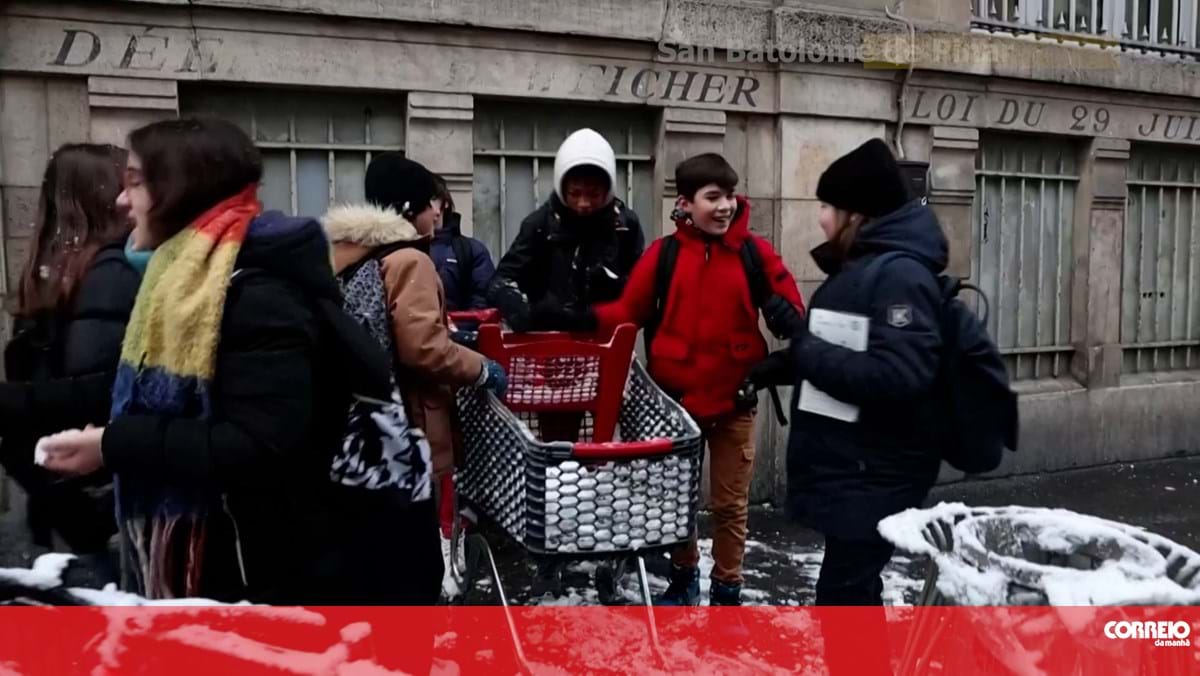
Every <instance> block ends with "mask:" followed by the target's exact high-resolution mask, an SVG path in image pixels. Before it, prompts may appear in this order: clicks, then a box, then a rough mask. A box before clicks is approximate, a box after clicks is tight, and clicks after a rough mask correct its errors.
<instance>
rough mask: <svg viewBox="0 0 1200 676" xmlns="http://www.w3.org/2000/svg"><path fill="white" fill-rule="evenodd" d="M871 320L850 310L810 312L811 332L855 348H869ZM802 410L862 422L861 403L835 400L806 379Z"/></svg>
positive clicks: (818, 336)
mask: <svg viewBox="0 0 1200 676" xmlns="http://www.w3.org/2000/svg"><path fill="white" fill-rule="evenodd" d="M870 326H871V319H870V318H869V317H864V316H863V315H856V314H850V313H848V312H834V311H832V310H822V309H820V308H817V309H814V310H811V311H810V312H809V315H808V331H809V333H811V334H812V335H813V336H815V337H817V338H820V339H821V340H824V341H826V342H828V343H833V344H834V345H839V346H841V347H844V348H847V349H850V350H854V351H855V352H866V351H867V334H868V329H869V328H870ZM799 409H800V410H801V411H805V412H806V413H815V414H817V415H823V416H825V417H828V418H833V419H835V420H841V421H843V422H851V423H852V422H858V413H859V409H858V406H855V405H854V404H847V403H846V402H844V401H840V400H838V399H834V398H833V397H831V396H829V395H828V394H826V393H824V392H822V391H821V390H820V389H818V388H817V386H816V385H813V384H812V383H810V382H808V381H807V380H805V381H804V382H803V383H801V384H800V402H799Z"/></svg>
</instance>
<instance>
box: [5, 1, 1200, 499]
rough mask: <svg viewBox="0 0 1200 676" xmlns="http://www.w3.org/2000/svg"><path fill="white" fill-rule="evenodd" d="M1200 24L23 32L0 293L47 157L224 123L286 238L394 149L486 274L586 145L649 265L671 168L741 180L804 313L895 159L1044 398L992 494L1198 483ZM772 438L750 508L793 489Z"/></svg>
mask: <svg viewBox="0 0 1200 676" xmlns="http://www.w3.org/2000/svg"><path fill="white" fill-rule="evenodd" d="M1196 4H1197V0H1158V2H1155V3H1148V2H1143V3H1141V5H1139V3H1138V2H1137V0H1123V4H1122V2H1119V1H1110V2H1097V1H1096V0H1092V1H1091V2H1087V1H1086V0H1069V1H1068V0H1033V1H1031V2H1027V3H1020V4H1018V3H1016V2H1014V0H907V2H901V3H899V5H898V6H897V5H895V4H893V5H890V6H889V9H888V10H886V11H885V10H884V9H883V7H882V4H881V3H876V2H872V1H869V0H842V1H840V2H839V1H838V0H825V1H824V2H823V3H821V4H819V5H818V4H816V3H806V2H794V1H792V0H740V1H731V2H717V1H714V0H555V1H547V2H538V1H535V0H496V1H493V2H471V1H469V0H439V2H430V3H413V2H400V1H398V0H394V1H387V0H384V1H379V0H124V1H111V2H46V1H40V2H39V1H36V0H14V1H11V2H9V3H7V4H5V5H4V6H3V8H0V198H2V199H0V223H2V224H3V240H2V241H3V246H4V255H3V256H0V265H3V266H4V270H3V271H0V272H2V273H3V274H0V280H3V281H4V282H5V283H7V284H9V285H10V286H8V287H6V288H5V290H7V289H11V284H12V283H13V280H14V278H15V275H16V274H17V273H18V271H19V269H20V267H21V265H22V262H23V260H24V257H25V255H26V251H27V246H28V241H29V237H30V228H29V224H30V223H31V222H32V220H33V210H34V203H35V200H36V195H37V191H38V186H39V184H40V180H41V172H42V170H43V167H44V165H45V162H46V160H47V158H48V156H49V153H50V152H52V151H53V149H54V148H56V147H57V146H58V145H60V144H62V143H66V142H72V141H87V140H91V141H96V142H112V143H121V142H122V140H123V138H124V136H125V134H126V133H127V132H128V131H129V130H130V129H131V128H133V127H135V126H137V125H139V124H142V123H144V122H147V121H150V120H154V119H159V118H162V117H168V116H175V115H179V114H187V113H192V112H208V113H217V114H220V115H224V116H226V117H229V118H231V119H234V120H236V121H238V122H239V123H240V124H242V125H243V126H244V127H245V128H246V130H247V131H248V132H250V133H251V134H252V135H253V136H254V138H255V140H256V141H257V142H258V143H259V144H260V145H261V146H262V148H263V151H264V157H265V163H266V177H265V180H264V184H263V187H262V192H261V194H262V197H263V200H264V202H266V203H267V205H268V206H269V207H273V208H281V209H284V210H285V211H291V212H294V213H306V214H319V213H321V212H323V211H324V209H325V208H326V207H327V206H328V205H329V204H330V203H331V202H333V201H337V200H353V199H356V198H358V197H361V183H362V176H363V172H364V169H365V165H366V162H367V161H369V158H370V156H371V154H372V153H375V152H380V151H383V150H391V149H402V150H403V151H404V152H405V153H406V154H407V155H408V156H409V157H412V158H414V159H417V160H419V161H421V162H424V163H425V164H427V165H428V166H429V167H430V168H431V169H433V170H434V171H436V172H438V173H440V174H442V175H444V176H446V177H447V179H448V182H449V184H450V187H451V190H452V191H453V193H454V195H455V198H456V202H457V204H458V208H459V211H461V212H462V213H463V222H464V229H465V230H467V231H469V232H473V233H474V234H475V236H477V237H479V238H480V239H482V240H483V241H484V242H485V243H487V244H488V246H489V247H490V248H491V250H492V252H493V255H495V256H498V255H499V254H500V253H501V252H502V251H503V250H504V248H505V247H506V246H507V243H508V242H509V241H510V240H511V238H512V237H513V236H514V235H515V232H516V227H517V225H518V224H519V222H520V220H521V218H522V217H523V216H524V215H525V214H526V213H527V212H528V211H530V210H532V209H533V208H534V206H535V205H536V204H537V203H539V202H540V201H542V200H544V199H546V197H547V196H548V195H549V192H550V190H551V187H550V186H551V181H552V178H551V177H552V165H553V155H554V150H555V148H556V147H557V145H558V143H559V142H560V141H561V140H562V139H563V138H564V137H565V136H566V134H568V133H569V132H570V131H571V130H573V129H575V128H578V127H580V126H592V127H594V128H596V129H597V130H599V131H601V132H602V133H604V134H605V135H606V137H607V138H608V139H609V140H610V142H611V143H612V144H613V146H614V148H615V149H616V151H617V154H618V164H619V167H620V168H619V174H620V176H619V181H618V182H619V183H620V185H619V186H618V192H619V194H620V195H621V196H622V197H623V198H624V199H625V200H626V202H628V203H629V204H631V205H632V206H633V207H634V208H635V209H636V210H637V211H638V212H639V213H640V214H641V215H642V220H643V222H644V224H645V227H646V229H647V235H649V236H658V235H661V234H662V233H663V232H664V229H665V228H669V227H671V226H670V224H669V220H668V219H667V214H668V213H669V211H670V208H671V204H672V202H673V198H674V186H673V185H672V169H673V167H674V164H675V163H676V162H677V161H679V160H680V159H682V158H684V157H686V156H689V155H692V154H695V153H698V152H703V151H711V150H715V151H719V152H723V153H724V154H725V155H726V156H727V157H729V158H730V160H731V162H732V163H733V164H734V166H735V168H736V169H737V170H738V172H739V174H740V175H741V176H742V184H741V190H742V191H744V192H745V193H746V194H747V195H748V196H749V197H750V198H751V200H752V202H753V205H754V212H753V213H754V218H753V223H752V227H753V228H754V230H755V231H757V232H759V233H760V234H763V235H765V236H767V237H769V238H770V239H771V240H772V241H773V242H774V243H775V246H776V247H777V248H778V249H779V250H780V251H781V252H782V253H783V255H784V257H785V259H786V261H787V263H788V264H789V266H790V267H791V269H792V270H793V271H794V272H795V274H796V277H797V279H799V280H801V281H802V286H803V289H804V291H805V292H806V294H808V293H811V291H812V290H813V289H814V288H815V287H816V285H817V284H819V282H820V279H821V273H820V272H819V271H818V270H817V268H816V266H815V265H814V264H813V263H812V261H811V259H810V258H809V257H808V251H809V249H811V248H812V247H813V246H814V245H815V244H817V243H818V242H819V240H820V237H821V235H820V230H819V229H818V228H817V227H816V223H815V214H816V206H817V202H816V200H815V196H814V193H815V188H816V182H817V177H818V176H819V174H820V172H821V171H822V170H823V169H824V167H825V166H826V165H827V164H828V163H829V162H830V161H831V160H833V159H834V158H836V157H837V156H839V155H840V154H842V153H844V152H846V151H847V150H849V149H851V148H852V147H854V146H855V145H857V144H859V143H861V142H862V141H864V140H865V139H867V138H869V137H872V136H882V137H884V138H887V139H889V140H892V139H898V149H899V150H900V151H901V152H902V154H903V156H904V157H905V158H906V159H910V160H919V161H924V162H928V163H929V171H928V185H929V201H930V203H931V204H932V205H933V207H934V208H935V209H936V210H937V212H938V213H939V215H940V216H941V218H942V221H943V224H944V225H945V227H946V230H947V232H948V234H949V236H950V239H951V241H952V250H953V261H952V267H953V270H954V271H955V272H957V273H958V274H961V275H963V276H969V277H971V278H972V279H973V280H975V281H976V282H977V283H979V284H980V286H982V287H983V288H984V290H985V291H987V293H988V296H989V298H990V308H989V309H990V312H989V324H990V326H991V329H992V331H993V334H994V335H995V336H996V338H997V340H998V342H999V343H1000V345H1001V347H1002V348H1003V349H1004V351H1005V353H1006V355H1007V356H1006V358H1007V359H1008V361H1009V363H1010V366H1011V368H1012V372H1013V375H1014V378H1015V381H1016V386H1017V388H1018V389H1019V390H1020V392H1021V394H1022V398H1021V410H1022V418H1023V420H1022V423H1023V424H1022V449H1021V451H1020V452H1019V453H1017V454H1015V455H1011V456H1009V457H1007V458H1006V460H1005V464H1004V466H1003V467H1002V468H1001V470H1000V471H999V472H998V474H1006V473H1025V472H1037V471H1045V470H1052V469H1061V468H1067V467H1074V466H1084V465H1091V464H1100V463H1107V462H1114V461H1118V460H1125V461H1127V460H1134V459H1144V458H1154V457H1163V456H1167V455H1171V454H1175V453H1180V452H1195V451H1197V450H1200V425H1196V424H1194V422H1193V415H1195V410H1196V409H1197V408H1198V406H1200V306H1198V304H1197V300H1196V299H1197V295H1196V294H1198V293H1200V288H1198V287H1200V271H1198V270H1197V264H1198V263H1200V226H1198V225H1197V220H1196V217H1195V216H1196V207H1197V205H1196V201H1197V195H1198V193H1200V160H1198V159H1197V153H1196V152H1195V150H1194V149H1195V148H1196V146H1197V144H1200V128H1198V127H1200V125H1198V124H1197V120H1198V119H1200V98H1198V97H1200V79H1198V78H1197V77H1196V75H1197V73H1198V70H1197V68H1198V66H1197V63H1196V50H1195V48H1196V45H1197V20H1198V19H1200V16H1198V12H1197V11H1196V10H1197V7H1196ZM985 5H986V6H985ZM1026 5H1028V6H1026ZM1118 5H1120V6H1118ZM1151 5H1153V7H1154V10H1155V11H1153V12H1152V11H1150V7H1151ZM1071 13H1074V14H1075V15H1074V16H1069V14H1071ZM910 26H911V32H910ZM910 57H911V58H910ZM909 62H912V63H914V68H913V69H911V71H910V69H908V68H906V67H905V64H906V63H909ZM766 408H768V407H764V409H763V411H764V415H762V416H761V423H760V431H759V437H760V448H759V453H760V456H759V462H758V463H757V465H758V466H757V469H756V476H755V482H754V489H753V490H754V493H755V497H756V498H758V499H765V498H769V497H772V496H776V497H777V496H778V495H779V494H780V492H781V490H782V486H783V476H784V473H783V463H784V447H785V441H786V429H784V428H782V427H780V426H778V425H777V424H776V422H775V421H774V420H773V419H772V415H771V414H770V413H766V412H765V411H766ZM946 476H947V478H949V479H953V478H956V477H954V475H953V473H951V472H949V471H948V472H947V475H946Z"/></svg>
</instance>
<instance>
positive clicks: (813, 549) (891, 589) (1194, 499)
mask: <svg viewBox="0 0 1200 676" xmlns="http://www.w3.org/2000/svg"><path fill="white" fill-rule="evenodd" d="M9 498H10V507H12V508H10V509H9V510H8V511H7V512H4V513H3V514H0V567H28V566H29V565H30V563H31V562H32V561H33V558H34V557H35V556H36V555H37V554H39V553H41V552H40V551H39V550H38V549H37V548H35V547H33V545H32V544H31V543H30V542H29V539H28V536H27V534H26V532H25V528H24V521H23V519H24V517H23V514H22V511H21V510H20V509H19V508H17V507H18V506H19V503H20V496H19V495H10V496H9ZM938 502H963V503H966V504H968V505H978V506H1001V505H1022V506H1030V507H1057V508H1064V509H1069V510H1072V511H1076V512H1080V513H1084V514H1091V515H1095V516H1099V517H1103V518H1106V519H1112V520H1115V521H1121V522H1125V523H1129V524H1133V525H1137V526H1142V527H1144V528H1146V529H1148V530H1150V531H1153V532H1156V533H1158V534H1160V535H1163V536H1165V537H1167V538H1170V539H1172V540H1174V541H1176V542H1178V543H1180V544H1183V545H1186V546H1188V547H1191V548H1192V549H1196V550H1200V456H1188V457H1177V458H1170V459H1166V460H1155V461H1144V462H1138V463H1132V464H1130V463H1121V464H1113V465H1106V466H1102V467H1093V468H1087V469H1080V470H1070V471H1064V472H1057V473H1052V474H1039V475H1027V476H1018V477H1011V478H1005V479H992V480H976V481H968V482H960V483H955V484H948V485H943V486H938V487H936V488H935V489H934V491H933V493H932V494H931V496H930V498H929V504H930V505H933V504H937V503H938ZM700 532H701V535H702V536H703V535H705V534H706V533H709V532H710V531H709V530H708V517H707V515H706V514H702V515H701V520H700ZM489 542H490V543H492V545H493V546H494V549H495V554H496V559H497V565H498V567H499V569H500V573H501V575H500V577H501V580H502V581H503V583H504V587H505V591H506V593H507V595H508V597H509V598H510V600H513V601H515V602H516V603H520V604H538V605H581V604H593V603H597V602H598V595H597V592H596V589H595V586H594V584H593V582H592V576H593V575H594V572H595V569H596V565H597V564H596V563H595V562H579V563H574V564H570V565H567V566H566V569H565V571H564V581H563V586H564V594H563V595H562V596H559V597H556V598H546V597H542V598H536V599H535V598H533V597H532V593H531V590H530V588H531V582H532V577H533V575H532V573H533V568H532V564H531V562H530V560H529V557H528V556H526V555H525V552H524V550H523V549H522V548H521V547H519V546H518V545H516V544H514V543H513V542H511V541H507V540H506V539H505V538H504V537H503V536H501V535H498V534H495V533H492V534H490V535H489ZM822 549H823V548H822V538H821V536H820V535H819V534H818V533H815V532H813V531H811V530H808V529H806V528H803V527H801V526H798V525H796V524H794V523H791V522H790V521H788V520H787V519H786V518H784V516H783V515H782V513H781V512H779V511H778V510H775V509H773V508H771V507H769V506H758V507H754V508H752V509H751V513H750V523H749V541H748V542H747V547H746V559H745V575H746V582H745V585H744V590H743V598H744V600H745V601H746V602H747V603H749V604H766V605H808V604H811V603H812V601H813V593H814V592H813V588H814V584H815V582H816V576H817V572H818V570H819V569H820V563H821V556H822ZM710 550H711V540H708V539H702V540H701V551H702V554H703V558H702V563H701V572H702V575H701V583H702V586H703V587H705V591H707V589H706V588H707V584H708V579H707V574H708V572H709V570H710V569H711V565H712V561H711V557H710V556H709V555H708V554H709V552H710ZM647 568H648V573H649V574H648V578H649V584H650V587H651V592H652V593H658V592H660V591H662V590H663V589H665V588H666V584H667V580H666V576H667V572H668V569H669V565H668V563H667V560H666V558H665V557H664V556H656V557H650V559H649V560H648V561H647ZM923 576H924V564H923V562H921V561H912V560H910V559H909V558H907V557H905V556H903V555H897V556H896V557H895V558H894V559H893V560H892V562H891V563H890V564H889V566H888V568H887V569H886V570H885V571H884V583H885V585H884V587H885V591H884V599H885V602H887V603H889V604H911V603H913V601H914V600H915V599H916V597H917V595H918V594H919V592H920V589H921V585H922V580H923ZM495 592H496V590H495V589H494V588H493V587H492V585H491V584H490V583H489V581H481V582H480V583H479V584H478V585H476V586H475V588H474V589H473V590H472V591H471V593H470V595H469V596H468V597H467V601H468V603H472V604H484V603H495V602H496V599H497V597H496V593H495ZM620 593H621V594H622V595H623V596H624V597H625V598H626V599H627V600H628V601H629V602H630V603H637V602H640V599H641V592H640V590H639V585H638V582H637V576H636V575H635V574H629V575H625V576H624V578H623V579H622V580H621V588H620Z"/></svg>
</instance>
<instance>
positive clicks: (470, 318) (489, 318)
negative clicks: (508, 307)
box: [446, 308, 500, 324]
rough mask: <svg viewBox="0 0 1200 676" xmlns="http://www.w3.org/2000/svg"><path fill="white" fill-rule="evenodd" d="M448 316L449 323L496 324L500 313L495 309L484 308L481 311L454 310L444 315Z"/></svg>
mask: <svg viewBox="0 0 1200 676" xmlns="http://www.w3.org/2000/svg"><path fill="white" fill-rule="evenodd" d="M446 314H448V315H449V316H450V321H452V322H454V323H455V324H458V323H460V322H474V323H476V324H498V323H499V322H500V311H499V310H497V309H496V308H484V309H482V310H455V311H454V312H448V313H446Z"/></svg>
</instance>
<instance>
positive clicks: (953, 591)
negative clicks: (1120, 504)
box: [879, 503, 1200, 606]
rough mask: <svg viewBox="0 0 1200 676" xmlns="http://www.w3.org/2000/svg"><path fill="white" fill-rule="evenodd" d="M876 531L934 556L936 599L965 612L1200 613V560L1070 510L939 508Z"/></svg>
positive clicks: (892, 520)
mask: <svg viewBox="0 0 1200 676" xmlns="http://www.w3.org/2000/svg"><path fill="white" fill-rule="evenodd" d="M879 532H880V534H881V535H883V537H884V538H886V539H887V540H888V541H890V542H892V543H893V544H895V545H896V546H897V547H898V548H900V549H902V550H905V551H908V552H911V553H913V554H918V555H923V556H928V557H930V558H932V559H933V561H934V562H935V563H936V565H937V569H938V580H937V586H938V591H939V592H941V593H942V594H943V595H944V596H946V597H948V598H949V599H951V600H952V601H954V602H957V603H960V604H963V605H1010V604H1011V605H1022V604H1028V603H1047V602H1048V603H1049V604H1051V605H1056V606H1061V605H1071V606H1098V605H1200V554H1197V553H1196V552H1193V551H1192V550H1190V549H1187V548H1186V547H1182V546H1181V545H1178V544H1176V543H1174V542H1171V541H1170V540H1167V539H1166V538H1163V537H1160V536H1157V535H1154V534H1152V533H1147V532H1145V531H1144V530H1141V529H1138V528H1134V527H1131V526H1128V525H1125V524H1121V523H1117V522H1113V521H1107V520H1104V519H1099V518H1096V517H1091V516H1086V515H1083V514H1077V513H1075V512H1070V511H1067V510H1062V509H1039V508H1025V507H998V508H983V507H977V508H972V507H967V506H965V505H962V504H959V503H952V504H946V503H943V504H939V505H937V506H936V507H933V508H931V509H925V510H919V509H910V510H906V511H904V512H902V513H900V514H896V515H894V516H891V517H888V518H886V519H884V520H883V521H881V522H880V523H879ZM1168 571H1170V572H1171V574H1170V575H1168Z"/></svg>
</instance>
